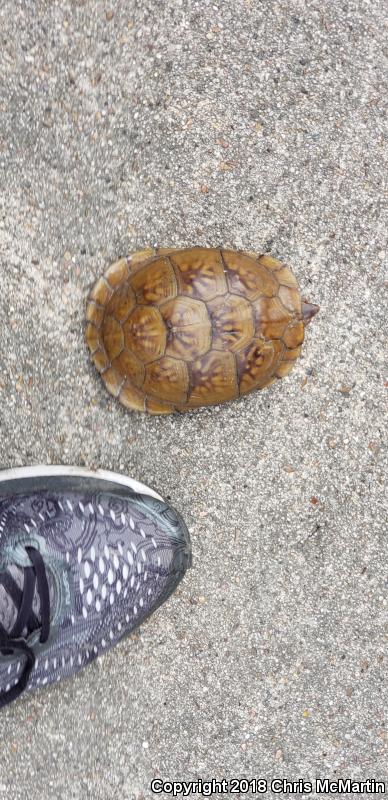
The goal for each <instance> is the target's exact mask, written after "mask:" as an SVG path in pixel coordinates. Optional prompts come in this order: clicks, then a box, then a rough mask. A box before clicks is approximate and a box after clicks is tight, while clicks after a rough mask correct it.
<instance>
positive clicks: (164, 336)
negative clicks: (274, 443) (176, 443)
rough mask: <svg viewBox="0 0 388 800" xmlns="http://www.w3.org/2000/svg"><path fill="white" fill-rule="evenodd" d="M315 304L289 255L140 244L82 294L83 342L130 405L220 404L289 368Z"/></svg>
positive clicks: (156, 410) (166, 409)
mask: <svg viewBox="0 0 388 800" xmlns="http://www.w3.org/2000/svg"><path fill="white" fill-rule="evenodd" d="M318 310H319V306H317V305H315V304H313V303H307V302H304V301H302V300H301V296H300V291H299V288H298V283H297V280H296V278H295V276H294V274H293V273H292V271H291V269H290V268H289V266H287V264H285V263H282V262H281V261H278V260H277V259H275V258H273V257H272V256H270V255H266V254H262V255H256V254H255V253H250V252H245V251H240V250H238V251H235V250H230V249H224V248H219V247H217V248H216V247H209V248H206V247H189V248H183V249H177V248H156V247H155V248H147V249H145V250H141V251H139V252H136V253H134V254H133V255H130V256H128V257H127V258H122V259H120V260H119V261H117V262H116V263H114V264H113V265H112V266H111V267H109V269H108V270H107V271H106V272H105V274H104V275H103V277H101V278H100V279H99V280H98V281H97V283H96V284H95V285H94V287H93V289H92V291H91V293H90V296H89V299H88V303H87V312H86V318H87V328H86V341H87V344H88V347H89V349H90V352H91V356H92V360H93V362H94V364H95V366H96V367H97V370H98V371H99V372H100V373H101V376H102V378H103V380H104V382H105V385H106V387H107V389H108V390H109V392H111V394H113V395H114V396H115V397H117V398H118V399H119V400H120V401H121V403H122V404H123V405H124V406H126V407H127V408H129V409H132V410H135V411H145V412H148V413H149V414H171V413H173V412H175V411H188V410H191V409H195V408H199V407H201V406H209V405H218V404H219V403H223V402H225V401H228V400H233V399H235V398H237V397H239V396H241V395H245V394H248V393H249V392H251V391H253V390H254V389H263V388H264V387H265V386H269V385H270V384H272V383H274V382H275V381H277V380H278V379H280V378H283V377H284V376H285V375H288V373H289V372H291V370H292V368H293V367H294V364H295V361H296V359H297V358H298V356H299V354H300V351H301V345H302V342H303V339H304V329H305V325H306V324H307V323H308V322H309V321H310V320H311V319H312V317H313V316H314V315H315V314H316V313H317V311H318Z"/></svg>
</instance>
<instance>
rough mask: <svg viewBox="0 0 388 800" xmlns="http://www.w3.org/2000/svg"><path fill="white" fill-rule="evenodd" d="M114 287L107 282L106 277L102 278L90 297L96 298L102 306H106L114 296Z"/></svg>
mask: <svg viewBox="0 0 388 800" xmlns="http://www.w3.org/2000/svg"><path fill="white" fill-rule="evenodd" d="M112 292H113V290H112V288H111V287H110V286H109V284H108V283H107V282H106V280H105V278H100V279H99V280H98V281H97V283H96V284H95V286H94V287H93V289H92V291H91V293H90V299H91V300H94V301H95V302H96V303H98V304H99V305H100V306H106V304H107V302H108V300H109V298H110V297H111V296H112Z"/></svg>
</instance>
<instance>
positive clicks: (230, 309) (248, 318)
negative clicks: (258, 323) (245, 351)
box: [208, 294, 255, 353]
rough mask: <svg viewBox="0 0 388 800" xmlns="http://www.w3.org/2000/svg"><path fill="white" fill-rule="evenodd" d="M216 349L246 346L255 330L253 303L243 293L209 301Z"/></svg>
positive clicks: (234, 350) (234, 348)
mask: <svg viewBox="0 0 388 800" xmlns="http://www.w3.org/2000/svg"><path fill="white" fill-rule="evenodd" d="M208 308H209V313H210V318H211V324H212V330H213V343H212V346H213V347H214V349H215V350H231V351H232V353H234V352H236V351H237V350H240V349H241V348H243V347H245V346H246V345H247V344H248V342H249V341H250V340H251V339H252V337H253V335H254V332H255V325H254V321H253V313H252V305H251V303H250V302H249V301H248V300H246V299H245V297H241V295H236V294H227V295H224V296H222V297H216V298H215V299H214V300H211V301H210V302H209V303H208Z"/></svg>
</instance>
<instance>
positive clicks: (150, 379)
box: [143, 356, 189, 404]
mask: <svg viewBox="0 0 388 800" xmlns="http://www.w3.org/2000/svg"><path fill="white" fill-rule="evenodd" d="M143 389H144V391H145V393H146V394H150V395H153V396H154V397H155V398H157V399H161V400H164V401H167V402H169V403H176V404H181V403H185V402H186V400H187V392H188V389H189V372H188V369H187V364H186V363H185V362H184V361H177V359H175V358H169V356H164V357H163V358H160V359H159V360H158V361H154V362H153V363H152V364H148V366H147V367H146V375H145V380H144V385H143Z"/></svg>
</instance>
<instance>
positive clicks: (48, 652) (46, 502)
mask: <svg viewBox="0 0 388 800" xmlns="http://www.w3.org/2000/svg"><path fill="white" fill-rule="evenodd" d="M190 559H191V556H190V543H189V538H188V532H187V529H186V526H185V525H184V523H183V521H182V519H181V517H180V516H179V515H178V514H177V513H176V512H175V511H174V509H172V508H171V507H170V506H169V505H167V504H166V503H165V502H163V501H162V500H159V499H156V498H154V497H151V496H148V495H145V494H142V495H139V494H135V493H133V492H132V491H131V489H130V488H128V487H126V486H123V485H119V484H115V483H114V482H107V481H104V480H101V479H100V478H96V479H93V478H87V479H85V478H81V477H78V478H74V477H71V478H70V477H61V478H49V479H48V478H33V479H25V478H24V479H19V480H12V481H10V482H8V483H1V482H0V707H1V706H3V705H6V704H7V703H9V702H11V701H12V700H13V699H15V698H16V697H17V696H18V695H19V694H20V693H21V692H22V691H23V690H24V689H32V688H34V687H36V686H43V685H45V684H47V683H51V682H53V681H57V680H60V679H61V678H64V677H68V676H70V675H73V674H74V673H75V672H77V671H78V670H80V669H81V668H82V667H84V666H85V665H86V664H88V663H90V662H91V661H93V660H94V659H95V658H96V657H97V656H98V655H99V654H100V653H103V652H104V651H105V650H107V649H108V648H109V647H111V646H112V645H114V644H116V642H117V641H118V640H119V639H121V638H122V637H123V636H125V635H126V634H128V633H129V632H130V631H132V630H133V629H134V628H135V627H137V626H138V625H139V624H140V623H141V622H142V621H143V620H144V619H145V618H146V617H147V616H148V615H149V614H151V613H152V612H153V611H154V610H155V609H156V608H157V607H158V606H159V605H160V604H161V603H162V602H163V601H164V600H165V599H166V598H167V597H168V596H169V595H170V594H171V593H172V592H173V591H174V589H175V587H176V586H177V584H178V583H179V581H180V579H181V578H182V577H183V574H184V572H185V570H186V568H187V567H188V566H189V565H190Z"/></svg>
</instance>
